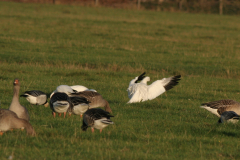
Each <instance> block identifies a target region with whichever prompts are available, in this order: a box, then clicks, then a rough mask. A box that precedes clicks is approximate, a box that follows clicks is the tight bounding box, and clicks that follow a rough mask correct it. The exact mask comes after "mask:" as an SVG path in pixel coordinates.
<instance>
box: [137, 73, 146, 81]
mask: <svg viewBox="0 0 240 160" xmlns="http://www.w3.org/2000/svg"><path fill="white" fill-rule="evenodd" d="M145 74H146V72H143V73H142V74H141V75H140V76H138V79H137V80H136V81H135V83H137V82H138V81H141V80H143V79H144V78H145V77H146V76H145Z"/></svg>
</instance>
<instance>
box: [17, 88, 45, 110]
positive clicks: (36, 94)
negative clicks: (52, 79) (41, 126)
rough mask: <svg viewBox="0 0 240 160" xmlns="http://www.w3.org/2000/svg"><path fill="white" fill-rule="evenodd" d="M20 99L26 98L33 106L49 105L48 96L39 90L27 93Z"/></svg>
mask: <svg viewBox="0 0 240 160" xmlns="http://www.w3.org/2000/svg"><path fill="white" fill-rule="evenodd" d="M20 97H25V98H26V99H27V101H28V102H29V103H30V104H33V105H44V106H45V107H47V106H48V105H49V104H48V102H47V94H46V93H44V92H42V91H39V90H32V91H25V92H24V94H22V95H20Z"/></svg>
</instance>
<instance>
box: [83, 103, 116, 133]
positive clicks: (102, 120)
mask: <svg viewBox="0 0 240 160" xmlns="http://www.w3.org/2000/svg"><path fill="white" fill-rule="evenodd" d="M110 117H114V116H112V115H110V113H109V112H106V111H104V110H102V109H100V108H92V109H88V110H87V111H86V112H85V113H84V114H83V125H82V127H81V128H82V130H83V131H86V130H87V128H88V127H91V128H92V132H94V128H96V129H99V130H100V133H101V132H102V129H103V128H105V127H107V126H108V125H109V124H113V122H112V121H111V120H110Z"/></svg>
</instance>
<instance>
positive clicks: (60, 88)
mask: <svg viewBox="0 0 240 160" xmlns="http://www.w3.org/2000/svg"><path fill="white" fill-rule="evenodd" d="M56 92H63V93H66V94H67V95H69V94H71V93H76V92H77V91H76V90H74V89H72V88H71V87H70V86H68V85H60V86H58V87H57V88H56V90H55V91H53V92H52V93H51V95H50V98H51V97H52V96H53V94H54V93H56Z"/></svg>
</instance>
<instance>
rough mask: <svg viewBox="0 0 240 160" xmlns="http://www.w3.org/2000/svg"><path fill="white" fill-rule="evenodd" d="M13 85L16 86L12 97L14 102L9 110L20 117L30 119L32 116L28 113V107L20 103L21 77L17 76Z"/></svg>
mask: <svg viewBox="0 0 240 160" xmlns="http://www.w3.org/2000/svg"><path fill="white" fill-rule="evenodd" d="M13 86H14V90H13V98H12V102H11V104H10V107H9V110H10V111H13V112H15V113H16V114H17V116H18V117H19V118H22V119H25V120H27V121H29V120H30V116H29V114H28V110H27V108H25V107H24V106H22V105H21V104H20V103H19V90H20V81H19V79H17V78H16V79H14V82H13Z"/></svg>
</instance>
